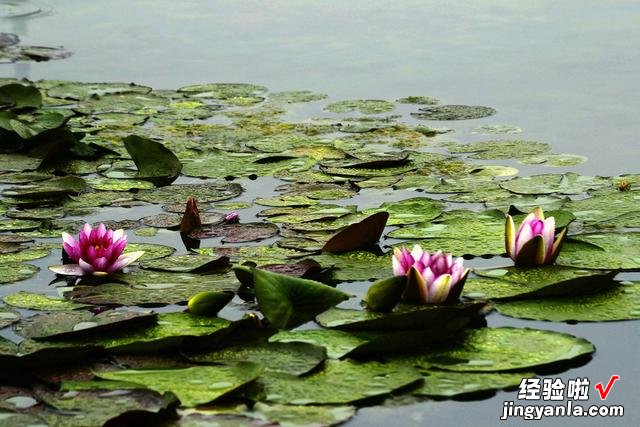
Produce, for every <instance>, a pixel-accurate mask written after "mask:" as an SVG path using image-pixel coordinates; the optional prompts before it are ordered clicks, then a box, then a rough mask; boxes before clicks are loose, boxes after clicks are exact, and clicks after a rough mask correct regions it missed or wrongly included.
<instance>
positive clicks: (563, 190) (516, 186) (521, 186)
mask: <svg viewBox="0 0 640 427" xmlns="http://www.w3.org/2000/svg"><path fill="white" fill-rule="evenodd" d="M608 184H609V183H608V181H607V179H606V178H602V177H593V176H584V175H579V174H576V173H572V172H567V173H565V174H544V175H533V176H521V177H517V178H513V179H510V180H508V181H504V182H501V183H500V186H501V187H502V188H504V189H505V190H509V191H511V192H512V193H516V194H552V193H559V194H582V193H584V192H586V191H588V190H594V189H598V188H603V187H605V186H607V185H608Z"/></svg>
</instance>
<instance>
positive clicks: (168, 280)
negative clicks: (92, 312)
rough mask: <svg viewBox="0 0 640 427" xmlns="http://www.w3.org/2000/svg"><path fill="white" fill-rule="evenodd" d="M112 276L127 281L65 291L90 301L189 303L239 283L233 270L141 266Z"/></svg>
mask: <svg viewBox="0 0 640 427" xmlns="http://www.w3.org/2000/svg"><path fill="white" fill-rule="evenodd" d="M111 278H112V279H117V280H121V281H123V282H124V283H115V282H112V283H103V284H100V285H99V286H91V285H88V286H82V285H81V286H76V287H75V288H73V290H71V291H68V292H66V293H65V298H69V299H72V300H74V301H77V302H83V303H89V304H103V305H138V306H147V307H148V306H163V305H168V304H182V303H186V302H187V301H188V300H189V298H191V297H192V296H193V295H195V294H197V293H200V292H205V291H219V292H222V291H231V292H235V291H236V290H237V289H238V286H239V285H238V283H237V282H236V281H235V279H234V278H233V276H232V275H231V274H206V275H199V274H190V273H172V272H165V271H150V270H138V271H131V272H129V273H127V274H120V275H117V276H116V275H113V276H111Z"/></svg>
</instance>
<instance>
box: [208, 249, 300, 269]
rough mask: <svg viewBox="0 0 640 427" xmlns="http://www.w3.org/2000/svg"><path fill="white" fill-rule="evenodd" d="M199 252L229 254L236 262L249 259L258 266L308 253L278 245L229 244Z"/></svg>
mask: <svg viewBox="0 0 640 427" xmlns="http://www.w3.org/2000/svg"><path fill="white" fill-rule="evenodd" d="M196 252H197V253H199V254H202V255H209V256H214V255H216V256H227V257H229V259H230V260H231V262H232V263H234V264H242V263H245V262H247V261H251V262H254V263H255V264H256V265H257V266H258V267H260V266H263V265H267V264H283V263H287V262H290V261H291V260H292V259H295V258H301V257H304V256H306V255H307V254H306V253H304V252H300V251H296V250H292V249H285V248H280V247H277V246H236V247H233V246H229V247H224V248H222V247H218V248H202V249H197V250H196Z"/></svg>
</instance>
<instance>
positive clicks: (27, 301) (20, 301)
mask: <svg viewBox="0 0 640 427" xmlns="http://www.w3.org/2000/svg"><path fill="white" fill-rule="evenodd" d="M2 301H4V302H5V304H8V305H11V306H13V307H18V308H28V309H30V310H42V311H66V310H78V309H80V308H87V307H91V306H90V305H88V304H78V303H75V302H73V301H68V300H66V299H62V298H55V297H50V296H47V295H41V294H34V293H30V292H24V291H20V292H18V293H16V294H11V295H6V296H4V297H3V298H2Z"/></svg>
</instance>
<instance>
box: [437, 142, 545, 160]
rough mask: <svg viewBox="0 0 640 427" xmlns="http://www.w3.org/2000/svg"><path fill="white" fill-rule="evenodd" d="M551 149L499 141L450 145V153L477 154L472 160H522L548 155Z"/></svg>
mask: <svg viewBox="0 0 640 427" xmlns="http://www.w3.org/2000/svg"><path fill="white" fill-rule="evenodd" d="M550 149H551V146H550V145H549V144H545V143H543V142H536V141H522V140H497V141H480V142H474V143H471V144H455V145H448V146H447V150H448V151H449V152H450V153H455V154H459V153H475V154H473V155H471V156H470V158H472V159H480V160H486V159H520V158H524V157H529V156H534V155H539V154H542V153H546V152H547V151H549V150H550Z"/></svg>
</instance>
